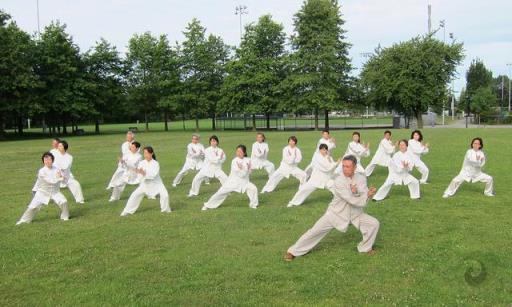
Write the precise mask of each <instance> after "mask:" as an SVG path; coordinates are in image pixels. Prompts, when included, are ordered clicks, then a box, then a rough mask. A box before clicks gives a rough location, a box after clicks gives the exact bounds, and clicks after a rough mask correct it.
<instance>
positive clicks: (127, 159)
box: [109, 141, 142, 202]
mask: <svg viewBox="0 0 512 307" xmlns="http://www.w3.org/2000/svg"><path fill="white" fill-rule="evenodd" d="M139 150H140V143H139V142H135V141H134V142H132V143H131V144H130V152H129V153H127V154H125V155H124V157H123V160H122V161H121V164H122V168H121V169H122V170H123V172H122V173H121V174H120V176H118V177H119V178H118V179H116V180H115V181H113V182H111V183H110V185H109V188H112V196H110V200H109V202H113V201H116V200H119V199H120V198H121V194H122V193H123V191H124V188H125V187H126V185H127V184H129V185H136V184H139V183H140V182H139V179H140V178H139V176H138V173H137V168H138V166H139V162H140V161H142V155H141V154H140V153H139Z"/></svg>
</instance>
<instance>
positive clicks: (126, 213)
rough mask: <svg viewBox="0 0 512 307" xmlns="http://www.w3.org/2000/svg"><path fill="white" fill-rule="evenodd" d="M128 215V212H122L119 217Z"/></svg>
mask: <svg viewBox="0 0 512 307" xmlns="http://www.w3.org/2000/svg"><path fill="white" fill-rule="evenodd" d="M129 214H130V213H128V212H123V213H121V216H128V215H129Z"/></svg>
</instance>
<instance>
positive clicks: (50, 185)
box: [16, 152, 69, 225]
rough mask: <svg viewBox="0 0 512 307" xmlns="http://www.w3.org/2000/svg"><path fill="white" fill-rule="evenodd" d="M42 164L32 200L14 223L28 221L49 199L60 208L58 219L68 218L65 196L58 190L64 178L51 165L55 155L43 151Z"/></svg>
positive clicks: (65, 219)
mask: <svg viewBox="0 0 512 307" xmlns="http://www.w3.org/2000/svg"><path fill="white" fill-rule="evenodd" d="M41 160H42V162H43V164H44V166H43V167H42V168H41V169H40V170H39V172H38V173H37V181H38V185H37V187H36V188H37V190H36V192H35V194H34V197H33V198H32V201H31V202H30V204H29V205H28V207H27V210H25V213H23V215H22V216H21V218H20V220H19V221H18V222H17V223H16V225H20V224H23V223H30V222H31V221H32V220H33V219H34V217H35V216H36V214H37V212H39V210H40V209H41V206H43V205H48V203H49V202H50V200H53V202H55V204H57V206H58V207H59V208H60V211H61V213H60V219H61V220H64V221H67V220H68V219H69V209H68V202H67V200H66V197H65V196H64V195H63V194H62V193H61V192H60V184H61V182H62V181H63V180H64V177H63V176H62V173H61V171H60V170H59V169H58V168H57V167H55V165H53V162H54V161H55V157H54V156H53V154H52V153H50V152H45V153H44V154H43V156H42V157H41Z"/></svg>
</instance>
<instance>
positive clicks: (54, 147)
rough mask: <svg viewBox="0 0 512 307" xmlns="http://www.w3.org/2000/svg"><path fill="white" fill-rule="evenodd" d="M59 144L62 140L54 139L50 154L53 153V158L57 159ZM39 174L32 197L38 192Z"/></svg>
mask: <svg viewBox="0 0 512 307" xmlns="http://www.w3.org/2000/svg"><path fill="white" fill-rule="evenodd" d="M59 143H60V139H59V138H53V139H52V148H51V149H50V151H49V153H51V154H52V155H53V157H54V158H55V156H56V155H57V154H58V153H59V149H58V147H59ZM37 177H38V176H37V174H36V182H35V183H34V187H33V188H32V195H34V194H36V192H37V185H38V184H39V181H38V180H37Z"/></svg>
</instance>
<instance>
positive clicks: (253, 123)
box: [252, 114, 256, 131]
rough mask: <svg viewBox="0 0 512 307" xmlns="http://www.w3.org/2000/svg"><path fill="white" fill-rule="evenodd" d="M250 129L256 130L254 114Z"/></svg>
mask: <svg viewBox="0 0 512 307" xmlns="http://www.w3.org/2000/svg"><path fill="white" fill-rule="evenodd" d="M252 131H256V114H253V115H252Z"/></svg>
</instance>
